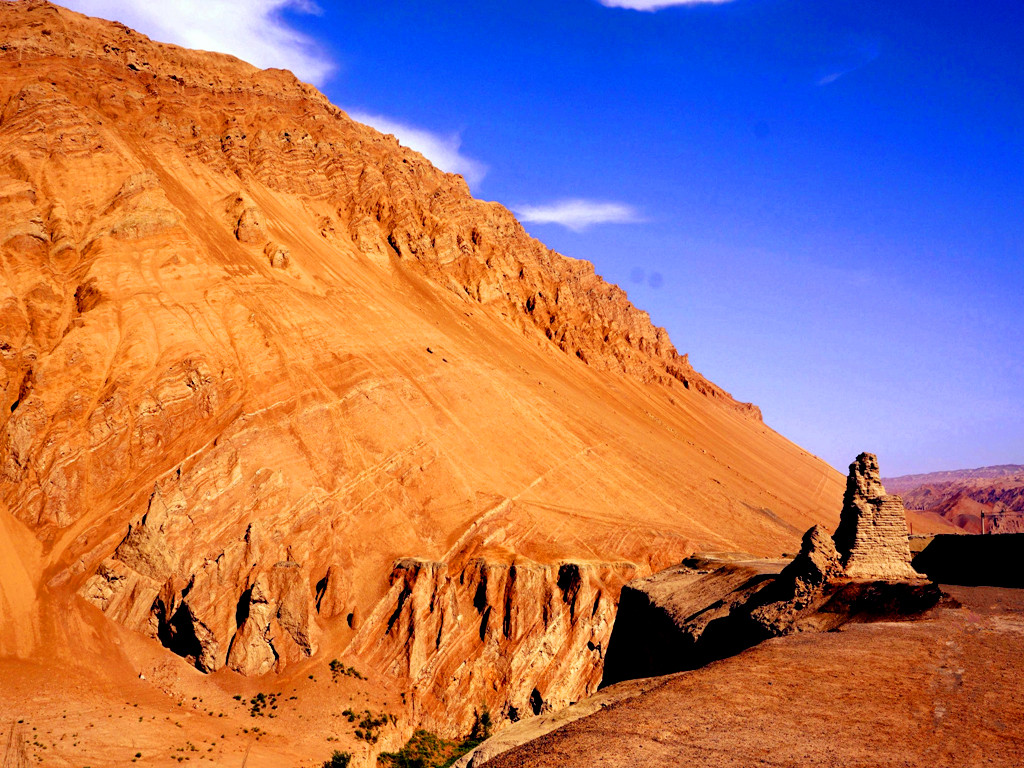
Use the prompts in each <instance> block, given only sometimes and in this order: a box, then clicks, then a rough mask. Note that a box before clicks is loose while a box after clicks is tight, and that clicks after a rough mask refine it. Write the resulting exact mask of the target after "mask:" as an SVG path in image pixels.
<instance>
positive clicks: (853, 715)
mask: <svg viewBox="0 0 1024 768" xmlns="http://www.w3.org/2000/svg"><path fill="white" fill-rule="evenodd" d="M945 589H946V590H947V591H948V592H949V594H950V595H951V596H952V598H953V599H954V600H955V601H957V602H958V603H960V604H959V605H957V603H956V602H947V603H946V604H942V605H940V606H938V607H936V608H934V609H933V610H932V612H931V613H930V614H929V615H928V616H927V617H926V618H925V619H924V620H921V621H909V622H882V623H873V624H852V625H847V626H845V627H844V628H843V629H842V630H841V631H839V632H830V633H824V634H818V633H811V634H799V635H792V636H789V637H783V638H777V639H774V640H769V641H767V642H765V643H763V644H762V645H760V646H757V647H756V648H753V649H750V650H748V651H746V652H744V653H742V654H741V655H739V656H735V657H732V658H729V659H725V660H723V661H719V662H716V663H714V664H711V665H710V666H707V667H704V668H702V669H698V670H694V671H692V672H683V673H679V674H677V675H671V676H668V677H665V678H660V679H659V680H660V683H659V685H658V687H656V688H654V689H652V690H649V691H648V692H646V693H642V694H640V695H638V696H636V697H634V698H631V699H627V700H624V701H620V702H618V703H615V704H612V705H611V706H609V707H607V708H606V709H604V710H602V711H600V712H597V713H595V714H593V715H590V716H589V717H585V718H583V719H580V720H577V721H575V722H573V723H570V724H568V725H565V726H563V727H562V728H560V729H558V730H556V731H554V732H552V733H550V734H547V735H545V736H542V737H541V738H539V739H537V740H535V741H532V742H529V743H527V744H524V745H523V746H520V747H517V748H515V749H514V750H511V751H509V752H506V753H504V754H502V755H499V756H498V757H496V758H494V759H492V760H490V761H489V762H487V763H486V765H487V766H488V768H520V767H524V768H525V767H526V766H530V767H537V768H539V767H540V766H552V767H554V766H663V765H699V766H707V767H708V768H718V767H719V766H721V767H725V766H753V765H765V766H780V767H781V766H793V767H794V768H796V767H797V766H801V767H804V766H811V765H814V766H843V767H844V768H849V767H853V766H858V767H860V768H887V767H888V766H915V767H916V766H920V768H930V767H931V766H940V765H963V766H981V765H993V766H1001V767H1003V768H1010V767H1011V766H1017V765H1020V764H1021V761H1022V759H1024V734H1022V733H1021V731H1020V724H1021V722H1024V680H1022V678H1021V675H1020V659H1021V655H1022V654H1024V591H1021V590H1008V589H996V588H989V587H975V588H967V587H946V588H945Z"/></svg>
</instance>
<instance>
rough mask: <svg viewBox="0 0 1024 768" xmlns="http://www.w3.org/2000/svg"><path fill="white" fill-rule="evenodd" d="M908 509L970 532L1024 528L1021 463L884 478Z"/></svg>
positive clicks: (1022, 529) (1006, 531) (1018, 530)
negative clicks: (939, 517)
mask: <svg viewBox="0 0 1024 768" xmlns="http://www.w3.org/2000/svg"><path fill="white" fill-rule="evenodd" d="M885 485H886V487H887V488H889V489H890V490H891V491H892V493H898V494H900V495H901V496H902V497H903V501H904V503H906V505H907V508H908V509H914V510H919V511H922V512H926V513H928V514H934V515H939V516H941V517H942V518H944V519H945V520H948V521H949V522H951V523H953V525H956V526H957V527H959V528H962V529H964V530H966V531H968V532H969V533H981V516H982V514H984V515H985V530H986V531H990V532H1005V533H1018V532H1021V531H1024V466H1021V465H1018V464H1002V465H999V466H994V467H980V468H978V469H958V470H951V471H946V472H931V473H929V474H923V475H904V476H902V477H893V478H889V479H887V480H885Z"/></svg>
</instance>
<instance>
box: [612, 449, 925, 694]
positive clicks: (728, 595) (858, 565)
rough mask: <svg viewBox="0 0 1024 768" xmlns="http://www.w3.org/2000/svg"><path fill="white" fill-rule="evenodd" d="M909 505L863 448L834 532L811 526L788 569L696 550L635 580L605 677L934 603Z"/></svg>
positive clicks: (701, 660) (666, 667) (659, 668)
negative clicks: (916, 559)
mask: <svg viewBox="0 0 1024 768" xmlns="http://www.w3.org/2000/svg"><path fill="white" fill-rule="evenodd" d="M903 515H904V512H903V507H902V503H901V502H900V499H899V497H898V496H888V495H886V494H885V489H884V488H883V487H882V484H881V481H880V480H879V474H878V462H877V459H876V458H875V457H874V456H873V455H871V454H868V453H862V454H861V455H860V456H858V457H857V460H856V461H855V462H854V463H853V464H852V465H851V466H850V475H849V481H848V484H847V491H846V496H845V498H844V504H843V512H842V518H841V522H840V525H839V529H838V530H837V531H836V533H835V535H834V536H829V535H828V532H827V531H826V530H825V529H824V528H823V527H822V526H820V525H815V526H813V527H812V528H810V529H809V530H808V531H807V532H806V533H805V534H804V537H803V541H802V543H801V548H800V553H799V554H798V555H797V556H796V557H795V558H793V560H792V561H791V562H790V563H789V564H788V565H786V566H785V568H782V569H781V571H780V570H778V564H777V563H774V562H771V561H762V562H760V563H759V562H758V561H750V562H716V561H715V559H713V558H703V559H702V558H691V561H690V563H691V565H689V566H688V565H687V564H686V563H685V562H684V564H682V565H680V566H678V567H676V568H671V569H667V570H665V571H662V572H659V573H657V574H655V575H653V576H651V577H649V578H647V579H643V580H639V581H636V582H632V583H630V584H627V585H626V586H625V587H623V590H622V597H621V607H620V611H619V615H618V617H617V618H616V622H615V627H614V629H613V633H612V638H611V642H610V644H609V648H608V659H607V662H606V665H605V677H604V683H605V684H609V683H615V682H619V681H621V680H627V679H631V678H636V677H644V676H648V675H662V674H668V673H670V672H678V671H680V670H683V669H693V668H696V667H699V666H702V665H704V664H707V663H708V662H710V661H714V660H716V659H720V658H724V657H726V656H730V655H732V654H734V653H738V652H740V651H742V650H744V649H746V648H749V647H751V646H752V645H756V644H757V643H760V642H762V641H763V640H767V639H768V638H771V637H779V636H781V635H786V634H790V633H792V632H805V631H819V632H820V631H828V630H832V629H835V628H837V627H839V626H841V625H843V624H845V623H847V622H849V621H866V620H872V619H892V618H900V617H912V616H916V615H918V614H920V613H922V612H923V611H925V610H927V609H929V608H931V607H932V606H933V605H935V603H936V602H937V601H938V600H939V598H940V597H941V595H942V593H941V591H940V590H939V589H938V587H937V586H936V585H935V584H933V583H931V582H930V581H928V580H927V579H926V578H924V577H922V576H921V575H920V574H919V573H917V572H916V571H914V570H913V568H912V567H911V566H910V547H909V543H908V539H907V528H906V522H905V519H904V517H903ZM904 553H905V554H904ZM692 565H698V566H703V570H700V569H697V568H693V567H691V566H692ZM708 566H711V569H710V570H708ZM776 574H777V575H776Z"/></svg>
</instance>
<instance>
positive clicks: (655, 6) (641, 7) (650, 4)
mask: <svg viewBox="0 0 1024 768" xmlns="http://www.w3.org/2000/svg"><path fill="white" fill-rule="evenodd" d="M598 2H599V3H601V5H603V6H605V7H607V8H629V9H630V10H634V11H660V10H661V9H662V8H670V7H671V6H673V5H722V4H724V3H731V2H732V0H598Z"/></svg>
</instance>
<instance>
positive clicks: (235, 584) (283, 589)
mask: <svg viewBox="0 0 1024 768" xmlns="http://www.w3.org/2000/svg"><path fill="white" fill-rule="evenodd" d="M191 526H192V520H191V518H190V516H189V510H188V502H187V499H186V497H185V494H184V493H183V492H182V490H181V488H180V486H179V485H178V484H177V482H175V481H172V482H170V483H166V484H165V487H164V488H161V486H159V485H158V486H156V487H155V488H154V490H153V494H152V495H151V496H150V498H149V504H148V509H147V511H146V514H145V515H143V516H142V518H141V519H140V520H139V521H138V522H137V523H133V524H132V525H131V526H130V527H129V530H128V533H127V535H125V537H124V538H123V539H122V540H121V543H120V544H118V546H117V548H116V549H115V550H114V554H113V555H112V556H111V557H109V558H107V559H106V560H104V561H103V562H102V563H101V564H100V566H99V568H98V569H97V571H96V573H95V574H94V575H93V576H92V577H91V578H89V579H88V581H86V583H85V585H84V587H83V588H82V593H83V595H84V596H85V598H86V599H87V600H89V601H90V602H92V603H93V604H95V605H97V606H98V607H99V608H100V609H101V610H103V611H104V612H105V613H106V614H107V615H108V616H110V617H111V618H112V619H115V620H117V621H120V622H121V623H122V624H125V625H126V626H129V627H131V628H133V629H136V630H138V631H140V632H144V633H145V634H148V635H150V636H151V637H154V638H156V639H158V640H159V641H160V642H161V643H163V644H164V645H165V646H166V647H167V648H168V649H170V650H172V651H173V652H175V653H177V654H178V655H179V656H183V657H185V658H186V659H188V660H189V661H190V662H191V663H192V664H194V665H195V666H196V668H197V669H199V670H201V671H203V672H212V671H214V670H216V669H218V668H220V667H222V666H224V665H225V664H227V665H228V666H229V667H230V668H231V669H234V670H235V671H237V672H242V673H243V674H249V675H260V674H265V673H267V672H271V671H279V670H280V669H282V668H283V667H284V666H286V665H287V664H288V663H289V662H295V661H298V660H300V659H302V658H306V657H309V656H311V655H313V654H314V653H315V652H316V649H317V638H318V637H319V634H320V628H319V627H318V625H317V624H316V622H315V621H314V616H315V613H316V608H315V606H314V604H313V591H312V586H311V583H310V576H309V574H308V573H307V572H306V571H305V570H304V568H303V566H302V565H300V564H299V563H296V562H293V561H291V560H276V558H278V557H280V556H287V553H288V550H287V549H286V550H285V551H284V552H282V551H281V549H280V547H277V546H273V545H271V546H268V545H267V544H268V542H261V541H260V534H259V533H258V532H257V530H256V526H255V525H253V524H250V525H249V526H248V527H247V528H246V530H245V532H244V534H243V535H242V536H241V537H240V539H238V540H235V541H230V542H229V543H228V544H227V546H225V547H224V548H223V549H221V551H220V552H218V553H216V554H215V555H213V556H212V557H205V558H203V559H202V560H201V561H197V560H192V559H190V558H189V557H187V556H183V555H182V552H181V547H180V546H178V545H176V542H177V541H180V537H182V536H187V535H189V532H190V529H191Z"/></svg>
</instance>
